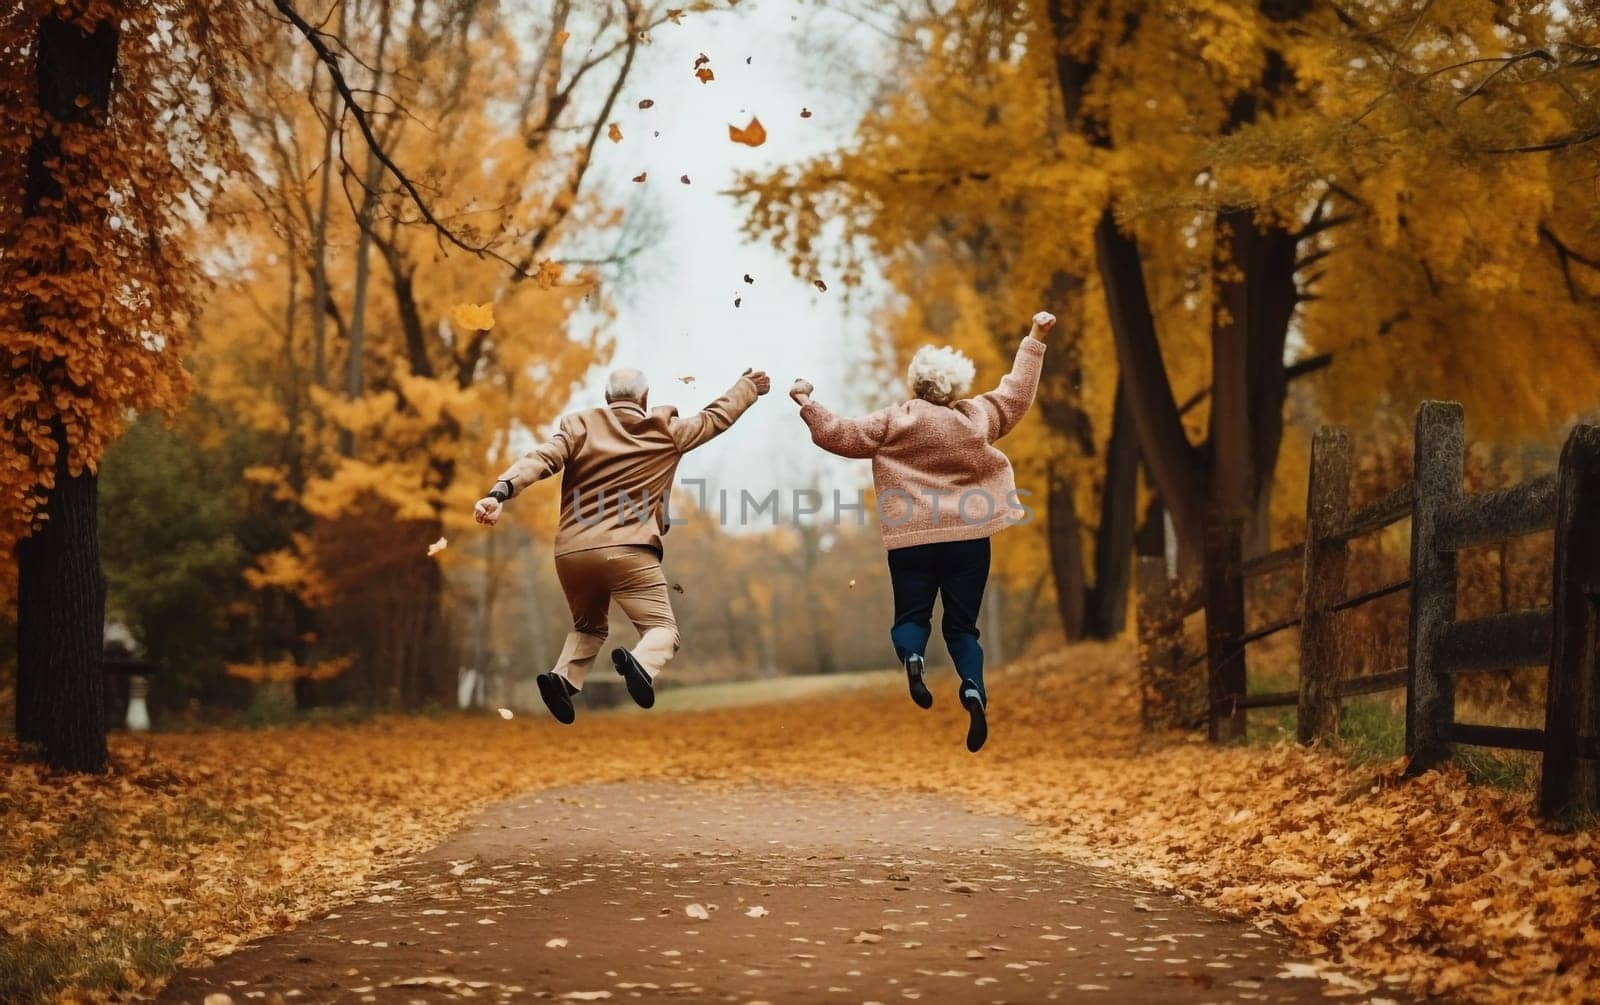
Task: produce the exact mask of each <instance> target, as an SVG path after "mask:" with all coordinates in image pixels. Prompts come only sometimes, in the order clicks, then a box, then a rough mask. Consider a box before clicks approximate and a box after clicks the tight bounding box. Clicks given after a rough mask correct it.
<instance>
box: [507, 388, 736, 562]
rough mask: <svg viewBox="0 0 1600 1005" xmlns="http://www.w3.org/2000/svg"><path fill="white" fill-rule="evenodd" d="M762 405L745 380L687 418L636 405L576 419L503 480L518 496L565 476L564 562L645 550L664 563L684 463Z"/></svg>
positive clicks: (566, 420) (558, 549)
mask: <svg viewBox="0 0 1600 1005" xmlns="http://www.w3.org/2000/svg"><path fill="white" fill-rule="evenodd" d="M756 397H757V395H756V385H755V382H754V381H752V380H751V379H750V378H749V377H740V378H739V380H738V382H737V383H736V384H734V385H733V387H731V388H729V389H728V393H726V394H724V395H723V396H722V397H720V398H718V399H717V400H716V401H713V402H712V403H711V404H709V405H707V406H706V407H705V409H704V410H703V411H701V412H697V413H696V414H694V415H691V416H689V417H688V418H680V417H679V416H678V410H677V409H676V408H673V407H671V406H670V405H664V406H662V407H660V408H652V409H650V410H649V411H645V409H644V408H643V406H641V405H638V404H636V403H635V402H631V401H618V402H613V403H611V404H609V405H607V406H605V407H604V408H591V409H588V410H587V411H583V412H573V413H572V414H570V415H564V416H562V417H561V421H560V422H559V423H557V425H556V430H555V432H554V433H553V434H551V436H550V438H549V439H548V440H545V441H544V442H543V443H541V444H539V445H538V446H537V447H534V448H533V449H532V450H530V451H528V453H527V454H525V455H523V457H521V458H520V459H519V460H517V461H516V462H515V463H514V464H512V465H511V467H509V468H507V469H506V471H505V473H504V474H502V475H501V476H500V480H501V481H504V482H508V483H509V484H510V485H511V489H512V495H516V494H517V493H519V492H521V491H522V490H523V489H524V488H526V487H528V486H529V485H532V484H533V483H534V482H536V481H539V480H541V479H544V478H549V477H550V476H551V475H554V474H555V473H556V472H557V471H560V472H561V473H562V474H561V524H560V527H559V528H558V529H557V530H556V544H555V553H556V554H557V555H558V556H559V555H565V554H569V553H571V552H575V551H586V550H588V549H590V548H609V547H611V546H613V545H620V544H638V545H644V546H646V547H648V548H653V549H654V550H655V552H656V554H658V555H659V554H660V553H661V536H662V535H663V534H665V533H666V532H667V526H668V525H667V498H668V495H669V494H670V493H671V491H672V480H673V476H674V475H675V474H676V473H677V471H678V461H679V460H681V459H682V457H683V455H684V454H686V453H688V452H689V451H691V450H693V449H694V448H695V447H698V446H700V445H701V444H702V443H705V442H707V441H709V440H711V439H712V438H714V437H715V436H716V435H717V434H719V433H721V432H722V431H723V430H725V429H727V428H728V427H729V426H731V425H733V424H734V422H735V420H737V419H738V418H739V416H741V415H743V414H744V412H745V410H746V409H748V408H749V407H750V406H751V405H753V404H755V400H756Z"/></svg>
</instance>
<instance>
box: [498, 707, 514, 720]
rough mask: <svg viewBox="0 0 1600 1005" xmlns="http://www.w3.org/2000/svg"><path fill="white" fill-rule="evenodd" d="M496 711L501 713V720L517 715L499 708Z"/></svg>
mask: <svg viewBox="0 0 1600 1005" xmlns="http://www.w3.org/2000/svg"><path fill="white" fill-rule="evenodd" d="M495 711H496V712H499V713H500V718H502V719H509V718H511V717H512V716H513V715H515V713H514V712H512V711H511V710H510V709H509V708H497V709H495Z"/></svg>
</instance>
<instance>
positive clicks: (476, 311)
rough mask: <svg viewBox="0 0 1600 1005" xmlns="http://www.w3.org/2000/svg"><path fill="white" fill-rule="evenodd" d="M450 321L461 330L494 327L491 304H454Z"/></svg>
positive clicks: (484, 330) (478, 330) (492, 306)
mask: <svg viewBox="0 0 1600 1005" xmlns="http://www.w3.org/2000/svg"><path fill="white" fill-rule="evenodd" d="M450 322H451V323H452V324H454V325H455V326H456V327H457V328H459V329H460V330H462V331H468V332H486V331H489V330H491V329H493V328H494V305H493V304H456V305H455V306H454V307H452V308H450Z"/></svg>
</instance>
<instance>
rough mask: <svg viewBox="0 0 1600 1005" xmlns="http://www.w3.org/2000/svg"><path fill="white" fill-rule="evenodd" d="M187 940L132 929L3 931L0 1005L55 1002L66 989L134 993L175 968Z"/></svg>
mask: <svg viewBox="0 0 1600 1005" xmlns="http://www.w3.org/2000/svg"><path fill="white" fill-rule="evenodd" d="M182 949H183V940H182V939H177V938H173V937H171V936H168V935H163V934H161V933H160V932H154V931H144V930H137V929H130V928H109V929H98V930H92V931H91V930H84V931H79V932H73V933H71V934H69V935H62V936H54V937H51V938H39V937H30V938H21V939H19V938H16V937H15V936H11V935H7V934H6V933H4V932H0V1001H5V1002H15V1003H17V1005H24V1003H29V1005H31V1003H44V1002H53V1001H55V1000H56V999H57V997H58V995H59V994H60V993H61V992H62V991H63V990H65V989H67V988H73V989H78V990H84V991H91V992H129V991H136V990H139V989H140V988H143V987H144V986H146V984H147V983H148V980H149V979H150V978H153V977H165V976H167V975H168V974H170V973H172V971H173V970H174V969H175V968H176V966H177V962H178V954H179V952H180V951H181V950H182Z"/></svg>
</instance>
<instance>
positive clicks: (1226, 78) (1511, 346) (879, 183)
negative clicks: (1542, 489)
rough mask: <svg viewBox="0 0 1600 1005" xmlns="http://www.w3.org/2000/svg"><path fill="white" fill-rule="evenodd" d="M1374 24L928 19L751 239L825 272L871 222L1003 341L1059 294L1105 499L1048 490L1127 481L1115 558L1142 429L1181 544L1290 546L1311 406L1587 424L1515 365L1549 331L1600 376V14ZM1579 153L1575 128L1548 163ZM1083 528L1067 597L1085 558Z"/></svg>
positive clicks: (1077, 396) (1304, 6)
mask: <svg viewBox="0 0 1600 1005" xmlns="http://www.w3.org/2000/svg"><path fill="white" fill-rule="evenodd" d="M1346 8H1347V9H1346V10H1344V11H1343V12H1342V13H1341V12H1335V11H1334V10H1332V9H1331V8H1325V7H1323V6H1320V5H1315V4H1310V3H1304V2H1294V0H1287V2H1286V0H1264V2H1260V3H1232V2H1197V3H1186V4H1181V5H1163V4H1154V3H1145V2H1119V3H1112V4H1084V3H1075V2H1069V0H1039V2H1036V3H1031V4H1024V5H1016V6H1011V7H1001V6H996V5H990V4H984V3H976V2H972V3H957V4H956V5H954V7H953V8H952V9H951V10H949V11H942V12H936V13H927V12H922V11H918V12H915V13H911V14H908V15H907V16H906V18H905V19H904V21H903V24H902V28H903V30H902V31H900V32H899V33H898V35H897V37H898V38H899V39H900V40H901V42H900V46H901V48H900V51H899V52H898V53H897V57H898V58H897V81H896V84H895V87H894V88H893V90H892V91H891V93H890V94H889V96H888V97H887V98H886V100H885V101H884V102H882V104H881V107H880V108H879V110H877V111H875V112H874V113H873V114H871V115H869V116H867V118H866V119H865V120H864V121H863V122H862V124H861V127H860V129H859V132H858V136H857V141H856V142H855V143H853V144H852V145H851V146H850V147H849V148H848V149H846V150H844V151H841V152H839V153H837V154H834V155H831V156H827V157H824V158H820V159H819V160H817V161H816V162H814V163H812V164H808V165H804V166H802V167H800V168H798V169H794V170H789V171H782V172H779V173H777V174H775V175H773V176H771V177H766V178H752V179H748V180H747V184H746V186H744V188H743V189H742V192H743V194H744V195H745V196H746V197H747V199H748V202H749V205H750V208H751V217H750V229H751V231H752V232H753V233H756V234H762V235H767V236H770V237H772V238H773V239H775V240H777V241H778V242H780V243H781V244H782V245H783V246H784V247H785V248H787V249H788V250H789V251H790V252H791V254H792V255H793V256H794V259H795V262H796V266H797V268H800V269H805V268H808V267H809V266H807V265H806V263H808V262H809V260H810V259H811V258H812V257H813V256H814V255H815V254H816V253H817V251H818V250H819V249H820V248H822V247H823V243H822V240H821V235H822V232H823V227H824V226H826V225H828V224H829V223H830V221H833V220H836V219H842V220H843V221H845V224H846V227H847V232H848V233H849V234H850V235H851V236H852V237H856V238H860V239H862V241H861V244H862V246H865V247H866V248H868V249H870V251H871V253H873V254H874V255H876V256H878V257H880V258H881V259H883V260H886V261H888V262H890V263H892V267H891V276H892V278H895V281H896V283H897V285H898V286H899V287H900V288H901V289H902V290H903V291H905V292H906V293H907V294H908V296H907V298H906V299H907V301H908V302H912V303H916V304H917V307H916V308H915V309H916V310H918V311H924V312H925V310H926V309H925V307H924V306H923V304H924V303H925V302H926V301H927V300H928V299H929V298H930V297H932V298H938V299H944V300H953V299H958V298H957V297H956V296H955V293H954V292H953V291H959V290H963V289H965V290H969V291H971V292H974V293H976V294H977V295H978V296H979V298H980V300H981V301H982V302H984V303H986V304H988V305H990V309H989V310H987V311H986V312H985V313H986V314H987V315H988V324H989V325H990V326H991V327H990V330H991V331H992V332H995V333H999V332H1004V331H1005V330H1006V329H1005V328H1004V325H1005V324H1006V323H1007V322H1006V318H1008V317H1011V316H1014V314H1015V313H1016V312H1018V310H1019V308H1020V309H1022V310H1023V311H1025V310H1026V307H1024V304H1028V303H1045V304H1049V305H1051V306H1053V307H1055V308H1056V309H1057V310H1058V312H1059V313H1061V314H1062V315H1063V317H1064V319H1065V320H1064V321H1063V329H1064V330H1063V332H1062V336H1061V338H1060V339H1058V341H1060V342H1061V343H1063V348H1067V349H1068V352H1065V353H1061V354H1060V356H1059V357H1057V360H1058V362H1057V364H1056V365H1058V366H1059V365H1062V364H1067V365H1066V366H1065V370H1066V373H1065V374H1064V377H1065V379H1064V380H1059V381H1056V382H1053V381H1052V380H1051V379H1049V377H1048V375H1047V379H1046V382H1045V384H1044V386H1043V387H1042V388H1041V399H1040V404H1041V410H1042V411H1043V412H1044V414H1045V418H1046V424H1047V425H1048V426H1049V427H1050V430H1051V432H1052V433H1053V434H1054V439H1053V440H1052V442H1051V445H1050V446H1049V447H1048V448H1047V449H1049V450H1051V451H1053V453H1054V458H1053V459H1055V460H1056V461H1057V462H1058V463H1061V464H1063V465H1064V466H1065V467H1067V468H1068V469H1069V471H1071V472H1072V474H1073V477H1074V478H1075V480H1076V481H1077V482H1078V485H1079V486H1080V487H1079V489H1078V490H1077V491H1074V492H1062V493H1055V492H1052V493H1051V500H1050V502H1051V504H1052V509H1054V510H1056V511H1057V512H1063V511H1064V510H1065V508H1066V506H1065V504H1066V501H1067V500H1068V499H1072V498H1078V499H1079V500H1080V505H1084V504H1086V503H1090V502H1091V500H1092V497H1093V496H1094V495H1099V497H1100V506H1099V507H1098V508H1099V510H1100V514H1099V521H1098V524H1099V526H1098V533H1096V535H1095V540H1094V542H1093V547H1094V550H1095V551H1096V562H1095V564H1096V566H1101V562H1100V555H1099V554H1098V553H1099V552H1100V550H1101V549H1102V548H1107V547H1109V548H1116V549H1118V550H1119V551H1120V552H1121V553H1122V554H1125V553H1126V552H1125V549H1126V547H1127V544H1126V542H1127V541H1128V528H1130V527H1131V526H1132V525H1133V524H1134V523H1135V522H1136V521H1135V519H1134V517H1133V515H1132V514H1130V513H1129V512H1128V509H1127V505H1126V504H1120V505H1118V506H1110V507H1108V506H1106V505H1105V503H1106V502H1107V497H1106V493H1105V488H1106V487H1113V488H1116V489H1117V490H1118V491H1121V492H1122V493H1123V498H1124V499H1128V500H1131V499H1132V498H1133V496H1132V493H1131V492H1130V491H1128V489H1127V485H1128V480H1127V477H1126V467H1125V466H1123V467H1122V468H1119V467H1118V466H1117V465H1116V464H1115V463H1114V462H1115V461H1116V459H1117V458H1119V457H1120V458H1125V457H1126V456H1127V454H1125V453H1121V452H1119V451H1116V450H1113V449H1112V448H1111V444H1112V441H1113V440H1114V439H1115V430H1116V429H1117V428H1118V427H1119V422H1118V419H1119V417H1120V418H1122V419H1125V420H1126V421H1125V422H1124V423H1121V424H1120V425H1122V427H1123V428H1130V427H1131V429H1132V430H1133V431H1134V432H1135V433H1136V436H1135V437H1134V439H1135V441H1136V443H1137V447H1138V456H1137V460H1136V462H1135V463H1137V464H1138V465H1139V466H1141V467H1142V468H1143V469H1144V471H1145V472H1147V473H1148V474H1149V475H1150V476H1151V483H1152V488H1153V489H1155V491H1156V492H1157V494H1158V495H1159V498H1160V500H1161V502H1162V503H1163V504H1164V506H1165V508H1166V509H1167V511H1169V512H1170V513H1171V516H1172V518H1173V522H1174V525H1175V527H1176V530H1177V536H1178V543H1179V546H1180V550H1181V551H1182V552H1186V553H1187V554H1188V555H1190V556H1197V555H1198V553H1199V550H1200V548H1199V544H1200V540H1201V537H1202V536H1203V528H1204V527H1205V526H1206V525H1207V524H1208V523H1211V522H1213V521H1215V522H1216V523H1217V524H1219V525H1224V526H1225V525H1226V522H1227V521H1229V520H1234V521H1240V522H1241V523H1240V524H1235V526H1238V527H1239V531H1238V532H1239V533H1242V535H1243V537H1244V543H1245V547H1246V550H1250V549H1259V548H1264V547H1266V546H1267V540H1268V517H1269V516H1270V514H1271V512H1272V511H1273V505H1272V504H1273V497H1274V492H1275V488H1276V486H1277V480H1276V473H1277V462H1278V456H1279V452H1280V448H1281V446H1282V444H1283V441H1284V437H1285V415H1286V413H1287V411H1288V406H1289V404H1290V402H1291V396H1292V397H1293V399H1295V400H1298V401H1299V402H1301V403H1302V404H1303V412H1302V414H1307V415H1308V416H1310V417H1314V418H1323V417H1334V418H1341V419H1349V418H1353V417H1356V416H1357V415H1358V414H1359V411H1360V410H1361V409H1363V408H1366V409H1370V408H1372V407H1375V406H1377V407H1387V408H1394V409H1397V410H1400V411H1408V410H1409V408H1410V407H1411V405H1412V403H1413V402H1414V401H1415V400H1416V398H1417V397H1418V396H1456V397H1461V398H1463V399H1464V400H1466V401H1467V402H1468V405H1469V407H1472V408H1474V409H1479V410H1481V411H1483V412H1486V413H1488V416H1489V417H1490V418H1491V419H1492V420H1493V421H1495V422H1496V423H1497V424H1498V425H1499V426H1500V429H1501V431H1502V432H1503V433H1504V434H1505V435H1518V434H1519V433H1526V432H1530V431H1533V430H1534V429H1541V428H1542V429H1548V428H1549V427H1550V425H1552V424H1553V423H1555V422H1559V421H1561V419H1562V418H1564V417H1567V416H1570V415H1571V414H1573V412H1574V411H1575V410H1576V409H1578V408H1581V407H1584V406H1583V403H1582V402H1581V401H1580V400H1579V399H1580V398H1582V397H1583V396H1584V393H1585V392H1584V391H1583V390H1580V389H1582V388H1585V387H1586V386H1587V385H1588V383H1589V381H1586V380H1574V381H1572V382H1570V383H1566V384H1565V385H1564V387H1563V389H1562V390H1561V391H1560V392H1559V393H1557V394H1555V395H1541V394H1539V391H1538V385H1539V381H1538V378H1537V376H1536V372H1535V371H1533V370H1531V369H1530V368H1529V367H1528V366H1527V365H1526V363H1525V362H1521V363H1514V362H1513V360H1512V356H1513V355H1517V354H1521V355H1522V356H1523V357H1524V359H1525V356H1526V353H1527V352H1528V347H1529V346H1530V345H1538V346H1540V347H1546V346H1547V347H1548V351H1549V353H1550V358H1552V359H1553V360H1556V361H1558V363H1559V365H1561V366H1563V367H1566V368H1569V369H1568V370H1567V372H1570V373H1573V374H1575V375H1576V374H1585V375H1586V374H1591V373H1593V366H1594V364H1593V356H1594V352H1593V348H1592V345H1591V344H1590V341H1589V340H1588V339H1587V338H1585V337H1583V335H1582V333H1583V332H1585V331H1589V330H1592V328H1593V325H1592V320H1587V321H1586V319H1590V318H1591V315H1592V311H1593V310H1594V306H1595V305H1594V302H1593V298H1592V296H1590V295H1589V293H1588V289H1589V287H1588V286H1587V285H1586V284H1587V283H1588V282H1589V281H1590V279H1591V278H1592V277H1591V276H1590V275H1589V274H1588V273H1587V272H1586V270H1587V269H1588V268H1589V267H1588V265H1586V264H1585V263H1586V262H1593V261H1595V260H1596V259H1595V258H1594V256H1593V254H1592V253H1591V252H1590V251H1589V250H1587V247H1588V244H1589V243H1590V240H1591V239H1592V238H1591V235H1592V234H1593V233H1594V230H1593V216H1592V210H1591V208H1590V204H1591V203H1592V200H1587V201H1586V200H1580V199H1574V198H1572V193H1573V191H1574V190H1573V189H1572V188H1571V186H1572V184H1574V183H1575V182H1576V181H1577V179H1579V178H1582V177H1584V175H1583V173H1582V170H1581V163H1582V157H1583V154H1582V152H1581V148H1582V146H1583V144H1581V143H1578V144H1576V145H1575V144H1574V142H1573V141H1575V140H1577V139H1579V138H1581V137H1582V136H1583V135H1585V133H1584V126H1585V121H1586V120H1584V119H1583V115H1584V114H1585V110H1586V109H1587V108H1589V107H1592V102H1590V101H1586V100H1585V98H1584V95H1585V94H1588V93H1591V92H1590V90H1589V89H1592V86H1593V85H1592V83H1588V82H1587V78H1588V77H1591V76H1592V73H1587V74H1586V73H1585V70H1586V67H1587V62H1586V57H1585V55H1584V54H1586V53H1590V52H1592V46H1593V44H1594V42H1595V39H1594V34H1593V33H1594V17H1593V15H1592V13H1589V12H1585V11H1568V10H1563V11H1550V10H1548V9H1547V8H1546V6H1545V5H1543V4H1539V3H1533V2H1527V3H1520V4H1511V5H1506V4H1487V3H1472V2H1462V3H1451V4H1442V3H1441V4H1437V5H1435V4H1429V5H1425V10H1423V11H1421V12H1419V11H1418V10H1417V9H1415V5H1410V4H1389V3H1360V4H1356V5H1353V6H1352V5H1346ZM1531 53H1545V54H1547V55H1549V59H1548V60H1545V59H1543V58H1534V57H1532V56H1531V55H1530V54H1531ZM1547 63H1548V66H1547V65H1546V64H1547ZM1541 66H1543V67H1545V69H1544V70H1540V71H1536V70H1535V69H1534V68H1535V67H1541ZM1540 73H1544V74H1545V76H1546V77H1547V78H1548V79H1543V80H1541V79H1538V78H1539V74H1540ZM1580 77H1583V78H1584V79H1583V80H1582V81H1580V80H1579V79H1578V78H1580ZM1480 85H1481V86H1480ZM1491 106H1493V107H1492V108H1491ZM1590 114H1592V113H1590ZM1551 137H1555V138H1558V139H1559V138H1564V139H1565V140H1566V141H1567V142H1566V144H1565V145H1564V146H1563V147H1562V149H1561V150H1553V149H1552V150H1544V151H1538V150H1532V149H1529V148H1530V147H1535V146H1538V145H1539V143H1540V142H1541V141H1546V140H1548V139H1549V138H1551ZM1511 150H1520V151H1521V152H1520V153H1517V154H1513V153H1510V152H1509V151H1511ZM1495 151H1498V152H1495ZM948 269H954V270H956V272H957V274H958V275H960V276H964V277H965V281H964V282H962V281H959V280H952V279H951V278H950V277H949V276H946V275H940V273H939V271H938V270H948ZM933 276H938V278H936V279H930V278H929V277H933ZM1552 321H1554V322H1555V323H1554V324H1551V322H1552ZM909 323H911V324H912V325H922V324H926V323H927V320H926V319H919V318H915V317H913V318H911V319H910V322H909ZM930 327H931V328H932V330H934V331H938V330H939V329H938V327H937V325H930ZM1008 334H1009V333H1008ZM1536 351H1539V352H1543V351H1544V349H1543V348H1541V349H1539V350H1536ZM1051 355H1052V356H1056V353H1055V350H1052V353H1051ZM1377 356H1381V357H1382V363H1381V364H1379V363H1378V361H1377V359H1376V357H1377ZM1113 361H1114V362H1113ZM1302 377H1303V378H1304V380H1298V379H1297V378H1302ZM1053 403H1057V404H1054V407H1052V406H1053ZM1124 409H1126V410H1125V411H1124ZM1502 416H1504V417H1505V421H1504V422H1503V423H1502V422H1501V421H1500V418H1501V417H1502ZM1086 429H1087V430H1090V431H1091V435H1088V436H1084V435H1081V434H1082V432H1083V431H1084V430H1086ZM1299 491H1301V487H1300V486H1293V487H1292V488H1291V489H1290V492H1291V493H1298V492H1299ZM1086 496H1087V497H1088V498H1085V497H1086ZM1091 505H1092V504H1091ZM1093 512H1094V510H1093V509H1092V508H1090V506H1088V505H1084V513H1085V514H1086V518H1082V519H1081V522H1082V523H1083V524H1084V525H1086V530H1087V525H1092V524H1093V523H1095V521H1094V519H1093V516H1092V515H1091V514H1093ZM1141 516H1142V514H1141ZM1079 519H1080V518H1074V520H1073V521H1062V523H1063V524H1065V523H1068V522H1078V520H1079ZM1119 520H1120V521H1121V522H1120V523H1118V522H1117V521H1119ZM1108 521H1109V522H1108ZM1108 527H1109V528H1110V529H1111V530H1113V531H1115V532H1116V533H1113V534H1108V533H1106V531H1107V529H1108ZM1086 530H1085V532H1086ZM1058 542H1059V543H1060V544H1061V547H1059V548H1057V547H1053V548H1052V561H1053V563H1054V564H1055V565H1056V566H1057V570H1058V571H1057V575H1056V576H1055V577H1054V578H1055V582H1056V586H1057V589H1058V592H1060V591H1061V590H1062V588H1063V585H1064V584H1072V583H1073V581H1074V579H1073V576H1072V575H1071V574H1070V573H1069V572H1068V571H1066V570H1069V569H1070V568H1071V567H1072V566H1073V565H1074V564H1075V563H1074V562H1072V561H1070V560H1068V561H1063V560H1062V559H1063V557H1064V556H1066V555H1069V554H1072V553H1073V552H1074V551H1075V550H1081V549H1076V548H1075V547H1074V546H1071V545H1070V544H1068V543H1067V541H1066V539H1063V538H1058V539H1056V541H1053V544H1056V543H1058ZM1083 545H1084V547H1087V546H1088V542H1087V541H1085V542H1083ZM1113 557H1115V556H1113ZM1079 564H1080V567H1081V563H1079ZM1114 566H1115V563H1113V566H1112V567H1114ZM1124 582H1125V580H1124ZM1108 583H1109V584H1110V585H1113V586H1114V585H1115V583H1114V582H1113V581H1109V580H1108ZM1095 585H1096V586H1097V587H1099V586H1100V585H1101V584H1100V583H1098V582H1097V583H1096V584H1095ZM1063 613H1064V618H1063V621H1064V623H1065V624H1067V625H1068V627H1069V631H1070V630H1071V624H1072V619H1071V618H1069V617H1066V616H1065V614H1066V613H1067V612H1066V611H1065V609H1064V611H1063Z"/></svg>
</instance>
